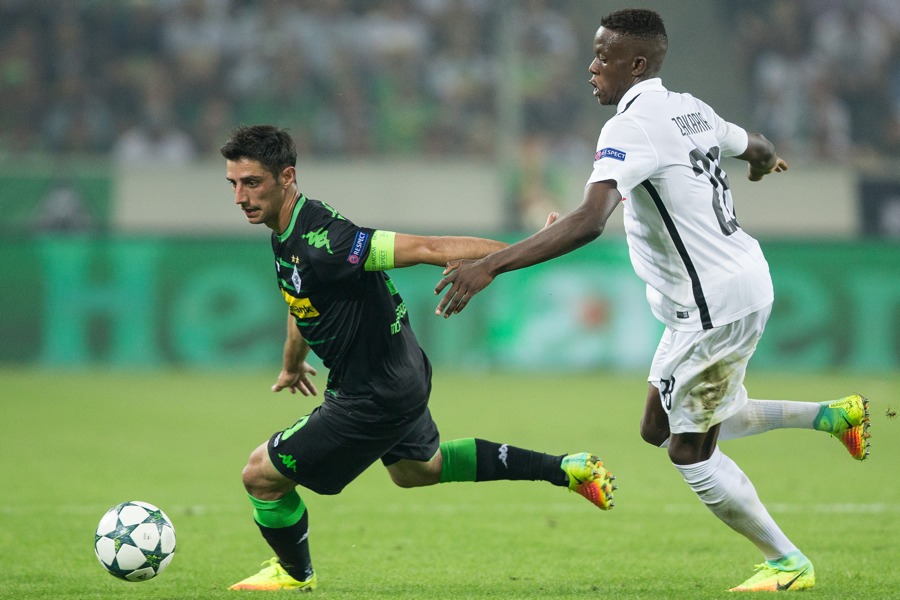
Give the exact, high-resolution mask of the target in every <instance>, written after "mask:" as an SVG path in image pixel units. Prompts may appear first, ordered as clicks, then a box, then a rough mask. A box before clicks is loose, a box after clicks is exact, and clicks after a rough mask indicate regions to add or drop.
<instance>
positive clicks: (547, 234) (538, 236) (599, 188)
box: [434, 181, 622, 318]
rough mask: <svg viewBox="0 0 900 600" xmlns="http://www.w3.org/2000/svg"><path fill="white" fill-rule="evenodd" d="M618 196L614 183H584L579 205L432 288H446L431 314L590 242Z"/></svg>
mask: <svg viewBox="0 0 900 600" xmlns="http://www.w3.org/2000/svg"><path fill="white" fill-rule="evenodd" d="M621 201H622V196H621V195H619V192H618V190H616V183H615V182H614V181H601V182H596V183H591V184H588V186H587V187H586V188H585V192H584V199H583V200H582V202H581V204H580V205H579V206H578V208H576V209H575V210H573V211H572V212H570V213H569V214H567V215H566V216H564V217H562V218H560V219H559V220H558V221H556V222H555V223H553V226H552V227H544V228H543V229H541V230H540V231H538V232H537V233H535V234H534V235H532V236H530V237H528V238H525V239H524V240H522V241H520V242H516V243H515V244H513V245H512V246H509V247H508V248H504V249H503V250H500V251H498V252H495V253H493V254H490V255H488V256H486V257H485V258H483V259H480V260H476V261H474V262H462V263H461V264H459V265H458V268H455V270H453V265H451V266H450V268H451V270H452V272H448V271H445V272H444V273H445V277H444V278H443V279H441V280H440V281H439V282H438V284H437V286H436V287H435V288H434V293H435V294H440V293H441V292H442V291H443V290H444V288H446V287H447V286H450V288H449V289H448V290H447V292H446V293H445V294H444V297H443V298H442V299H441V301H440V302H439V303H438V306H437V309H436V310H435V311H434V312H435V314H437V315H443V316H444V317H445V318H446V317H449V316H450V315H452V314H454V313H458V312H460V311H462V310H463V309H464V308H465V307H466V305H467V304H468V303H469V300H471V299H472V297H473V296H474V295H475V294H477V293H478V292H480V291H481V290H483V289H484V288H486V287H487V286H488V285H490V283H491V282H492V281H493V280H494V278H495V277H497V275H500V274H501V273H506V272H507V271H515V270H516V269H522V268H525V267H529V266H531V265H535V264H537V263H541V262H544V261H547V260H550V259H552V258H556V257H557V256H562V255H563V254H567V253H569V252H571V251H572V250H575V249H577V248H580V247H581V246H584V245H585V244H587V243H588V242H591V241H593V240H594V239H596V238H597V237H598V236H600V234H601V233H603V229H604V227H606V221H607V219H609V216H610V215H611V214H612V212H613V210H615V208H616V206H618V205H619V202H621Z"/></svg>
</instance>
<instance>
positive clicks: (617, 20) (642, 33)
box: [600, 8, 669, 46]
mask: <svg viewBox="0 0 900 600" xmlns="http://www.w3.org/2000/svg"><path fill="white" fill-rule="evenodd" d="M600 26H601V27H605V28H606V29H610V30H612V31H615V32H616V33H622V34H625V35H632V36H635V37H639V38H644V39H647V40H655V41H658V42H660V43H664V44H665V45H666V46H668V41H669V38H668V36H667V35H666V26H665V24H664V23H663V20H662V17H661V16H659V13H657V12H655V11H652V10H648V9H645V8H625V9H622V10H617V11H615V12H611V13H609V14H608V15H606V16H605V17H603V18H602V19H600Z"/></svg>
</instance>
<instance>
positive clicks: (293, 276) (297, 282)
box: [291, 265, 300, 292]
mask: <svg viewBox="0 0 900 600" xmlns="http://www.w3.org/2000/svg"><path fill="white" fill-rule="evenodd" d="M291 283H293V284H294V289H295V290H297V291H298V292H299V291H300V273H298V272H297V265H294V272H293V273H292V274H291Z"/></svg>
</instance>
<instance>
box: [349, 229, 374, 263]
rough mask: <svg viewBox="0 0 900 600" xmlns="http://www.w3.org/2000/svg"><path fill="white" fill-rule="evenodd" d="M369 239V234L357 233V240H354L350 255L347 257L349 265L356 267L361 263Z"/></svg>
mask: <svg viewBox="0 0 900 600" xmlns="http://www.w3.org/2000/svg"><path fill="white" fill-rule="evenodd" d="M368 239H369V234H368V233H366V232H365V231H362V230H360V231H357V232H356V239H354V240H353V245H351V246H350V254H348V255H347V262H348V263H350V264H351V265H355V264H357V263H358V262H359V259H360V257H361V256H362V253H363V251H364V250H365V249H366V240H368Z"/></svg>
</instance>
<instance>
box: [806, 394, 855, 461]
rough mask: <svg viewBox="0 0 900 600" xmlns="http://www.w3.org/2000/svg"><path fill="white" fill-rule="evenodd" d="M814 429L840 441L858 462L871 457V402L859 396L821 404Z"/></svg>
mask: <svg viewBox="0 0 900 600" xmlns="http://www.w3.org/2000/svg"><path fill="white" fill-rule="evenodd" d="M813 427H815V428H816V429H818V430H819V431H827V432H828V433H830V434H831V435H833V436H834V437H836V438H837V439H839V440H840V441H841V443H842V444H844V447H845V448H847V451H848V452H850V456H852V457H853V458H855V459H856V460H865V458H866V457H867V456H868V455H869V401H868V400H866V399H865V398H863V397H862V396H860V395H859V394H854V395H852V396H847V397H846V398H841V399H840V400H834V401H827V400H826V401H825V402H820V403H819V414H818V415H816V419H815V421H813Z"/></svg>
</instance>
